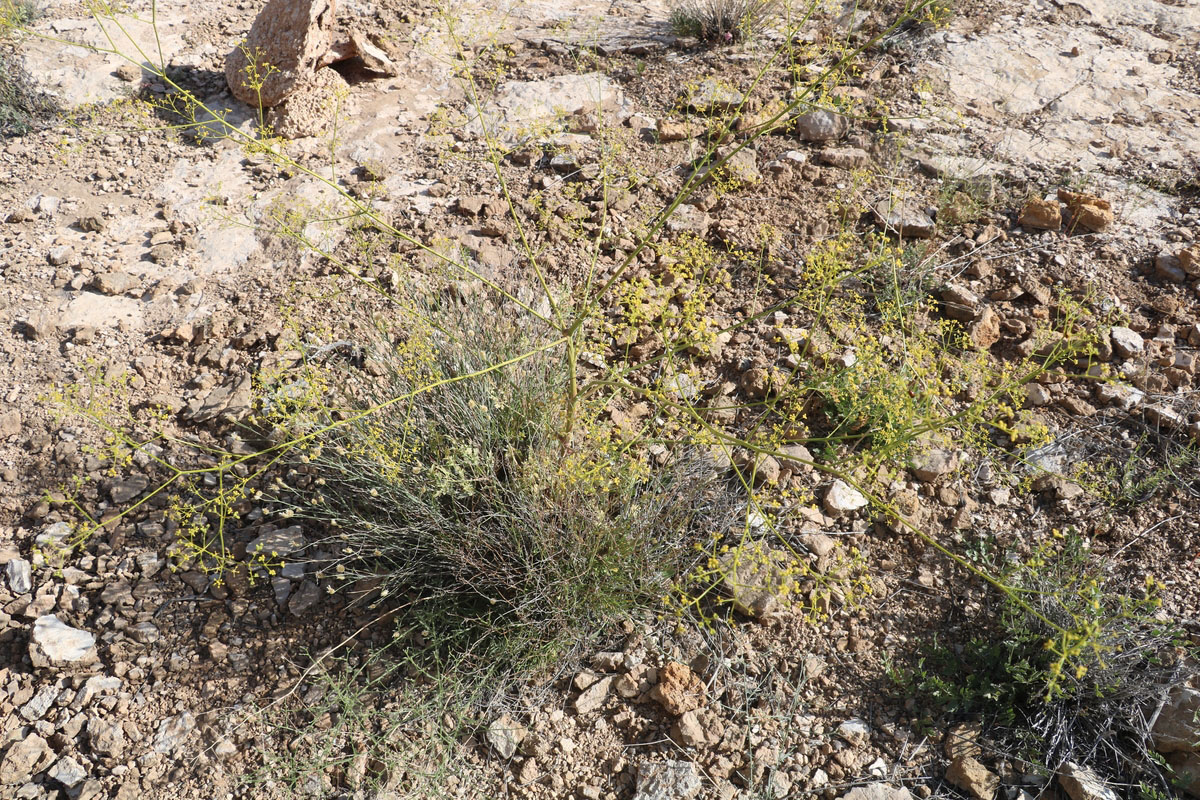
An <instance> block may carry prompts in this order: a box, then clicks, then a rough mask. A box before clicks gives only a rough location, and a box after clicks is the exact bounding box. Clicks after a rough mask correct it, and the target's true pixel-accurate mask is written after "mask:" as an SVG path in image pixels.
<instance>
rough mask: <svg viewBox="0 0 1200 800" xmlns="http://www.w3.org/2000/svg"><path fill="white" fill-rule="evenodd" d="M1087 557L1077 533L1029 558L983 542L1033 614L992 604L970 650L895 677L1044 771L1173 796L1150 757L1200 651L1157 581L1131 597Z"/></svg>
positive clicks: (1034, 550)
mask: <svg viewBox="0 0 1200 800" xmlns="http://www.w3.org/2000/svg"><path fill="white" fill-rule="evenodd" d="M1089 550H1090V545H1089V542H1088V541H1087V539H1086V538H1084V537H1083V536H1081V535H1080V534H1079V533H1078V532H1077V531H1075V530H1071V529H1068V530H1059V529H1054V530H1052V531H1050V534H1049V535H1048V536H1046V537H1045V539H1043V540H1042V541H1040V542H1038V543H1037V544H1035V545H1034V546H1032V547H1031V548H1030V549H1029V551H1028V552H1027V553H1026V555H1024V556H1016V555H1015V554H1013V553H1011V552H1009V553H1005V552H1003V551H1002V549H1001V548H1000V547H999V546H997V544H996V543H995V542H994V540H988V541H985V546H984V547H982V548H981V549H980V550H979V551H978V552H977V553H976V554H975V556H974V557H975V558H976V559H978V560H979V562H980V563H981V564H983V565H984V566H986V567H987V568H988V569H989V570H991V571H994V573H995V574H996V575H997V576H998V577H999V578H1000V579H1001V580H1002V581H1003V582H1004V584H1005V585H1006V586H1008V587H1010V588H1011V589H1012V591H1013V592H1015V594H1016V596H1019V597H1020V598H1022V599H1023V600H1024V601H1025V603H1026V604H1027V606H1028V607H1026V605H1022V604H1018V603H1016V602H1014V601H1013V595H1007V594H1004V593H1001V592H997V591H991V592H989V593H988V596H987V597H986V600H985V601H984V602H983V603H982V605H981V607H980V610H979V611H978V612H977V613H975V614H973V615H970V616H969V617H968V618H967V619H966V620H964V623H965V625H967V626H969V627H970V629H971V634H970V635H969V637H967V641H965V642H963V643H961V644H960V645H959V646H957V647H955V648H953V649H951V648H949V647H947V646H945V645H941V644H939V643H937V642H934V643H933V644H932V645H930V646H928V647H926V648H924V650H923V654H922V656H921V658H920V660H919V661H918V663H917V664H916V666H915V667H913V668H911V669H908V670H902V671H899V672H897V674H896V675H895V677H896V678H897V679H898V680H899V682H900V686H902V687H903V689H904V691H905V692H906V693H911V695H912V696H916V697H917V698H919V702H922V703H927V704H929V705H931V706H932V707H935V708H942V709H944V710H946V711H948V712H950V713H955V714H971V715H976V716H980V717H982V718H983V719H984V720H986V722H987V725H988V728H989V731H990V735H991V737H992V738H993V739H995V740H997V741H998V743H999V744H1000V745H1001V746H1003V747H1008V748H1013V749H1014V751H1015V754H1016V755H1018V756H1020V757H1023V758H1026V759H1028V760H1030V761H1031V762H1032V763H1034V764H1037V765H1041V766H1042V767H1043V768H1046V769H1049V770H1053V769H1054V768H1055V767H1056V766H1057V765H1058V764H1061V763H1062V762H1064V761H1068V760H1070V761H1075V762H1078V763H1082V764H1087V765H1089V766H1092V767H1093V768H1096V769H1098V770H1100V771H1101V772H1102V773H1103V774H1106V775H1110V776H1113V777H1114V778H1118V779H1120V780H1122V781H1124V782H1131V783H1136V782H1141V781H1145V782H1148V783H1150V784H1153V785H1157V786H1160V787H1161V788H1163V789H1166V788H1168V787H1169V783H1168V782H1166V781H1165V780H1164V776H1163V774H1162V773H1161V772H1160V770H1159V769H1158V766H1157V765H1156V761H1155V760H1154V758H1153V757H1152V756H1151V755H1150V754H1151V753H1152V752H1153V749H1154V748H1153V746H1152V744H1151V737H1150V730H1151V727H1152V721H1153V715H1154V713H1155V710H1156V709H1157V708H1158V703H1159V702H1160V701H1161V699H1162V698H1163V697H1165V696H1166V694H1167V692H1168V690H1169V688H1170V687H1171V686H1174V685H1178V684H1179V682H1180V681H1181V680H1184V679H1186V678H1187V677H1188V675H1189V673H1194V671H1195V662H1194V660H1193V661H1192V662H1191V663H1189V658H1190V659H1195V657H1196V655H1197V653H1196V647H1195V645H1194V644H1190V643H1189V642H1188V638H1187V636H1186V634H1185V633H1184V632H1183V631H1182V629H1181V628H1180V627H1179V626H1178V625H1176V624H1174V623H1173V622H1172V621H1171V620H1170V618H1169V617H1167V616H1165V615H1164V614H1163V608H1162V598H1161V590H1162V588H1163V587H1162V585H1161V583H1160V582H1159V581H1158V580H1156V579H1155V578H1154V577H1153V576H1152V575H1146V576H1145V578H1144V580H1143V581H1141V583H1140V585H1129V584H1127V583H1126V582H1125V581H1124V580H1123V579H1121V578H1118V577H1117V576H1114V575H1112V574H1111V573H1109V572H1107V571H1106V570H1105V569H1104V568H1103V567H1102V566H1101V565H1100V564H1098V563H1097V561H1096V559H1095V558H1093V557H1092V555H1091V553H1090V552H1089ZM1051 623H1053V624H1051ZM1063 631H1067V632H1068V633H1064V632H1063Z"/></svg>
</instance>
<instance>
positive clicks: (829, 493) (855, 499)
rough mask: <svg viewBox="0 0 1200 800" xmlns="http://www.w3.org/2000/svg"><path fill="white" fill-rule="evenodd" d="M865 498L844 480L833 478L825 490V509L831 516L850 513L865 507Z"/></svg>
mask: <svg viewBox="0 0 1200 800" xmlns="http://www.w3.org/2000/svg"><path fill="white" fill-rule="evenodd" d="M867 502H868V501H867V498H866V497H865V496H864V495H863V494H862V492H860V491H858V490H857V489H854V488H853V487H851V486H850V485H849V484H847V483H846V482H845V481H843V480H841V479H840V478H839V479H838V480H835V481H834V482H833V484H832V485H831V486H830V487H829V489H828V490H826V492H825V510H826V511H827V512H829V513H830V514H831V515H832V516H835V517H840V516H842V515H843V514H852V513H854V512H855V511H858V510H859V509H862V508H866V507H867Z"/></svg>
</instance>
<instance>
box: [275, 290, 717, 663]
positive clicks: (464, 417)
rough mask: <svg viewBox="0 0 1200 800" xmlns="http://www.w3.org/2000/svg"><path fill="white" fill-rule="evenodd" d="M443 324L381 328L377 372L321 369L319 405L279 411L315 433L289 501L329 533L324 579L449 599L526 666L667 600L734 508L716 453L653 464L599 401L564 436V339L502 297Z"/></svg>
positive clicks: (580, 411)
mask: <svg viewBox="0 0 1200 800" xmlns="http://www.w3.org/2000/svg"><path fill="white" fill-rule="evenodd" d="M436 320H437V322H436V327H432V326H428V325H426V324H425V323H423V322H421V321H420V320H419V319H417V318H415V317H414V318H413V319H410V320H408V321H407V322H406V323H405V325H403V326H402V328H403V330H402V332H397V331H395V330H392V331H383V332H381V339H380V341H379V342H378V344H377V346H376V347H374V348H373V349H372V350H370V351H368V352H367V353H365V355H366V356H367V359H368V360H367V363H368V364H369V365H370V366H371V369H370V371H371V372H374V373H377V374H376V375H375V376H374V377H372V376H371V375H369V374H367V373H365V372H354V375H355V376H357V377H352V376H351V375H350V374H349V372H347V374H345V375H343V374H339V373H337V372H336V371H335V372H334V373H332V374H331V373H329V372H327V371H326V372H323V373H322V372H318V371H314V372H312V373H310V374H309V375H307V376H306V377H305V378H304V381H305V382H306V383H307V384H308V385H309V386H310V387H324V391H321V392H313V393H311V394H310V396H311V397H314V398H317V397H319V400H318V401H316V402H314V403H310V404H300V405H289V406H288V407H286V408H281V409H278V410H277V411H276V415H277V417H278V418H277V420H276V422H277V424H279V425H282V426H284V427H285V428H287V429H289V430H292V431H308V430H314V431H317V434H316V435H315V436H314V437H313V438H312V439H311V440H310V441H309V443H308V444H307V445H306V446H305V447H304V448H302V450H300V451H298V452H300V453H301V455H299V458H298V461H299V463H297V464H296V465H295V466H296V470H295V472H294V473H293V474H292V479H291V484H292V487H293V490H294V492H293V494H292V498H291V503H292V510H293V512H294V513H295V515H296V516H300V517H307V518H311V519H315V520H318V521H320V522H322V523H324V525H325V526H326V528H327V530H329V531H330V535H329V538H328V540H327V541H326V542H325V549H326V550H328V551H330V552H333V553H335V554H336V556H335V558H334V561H333V563H326V564H324V565H323V566H322V569H323V571H324V574H325V575H327V576H329V577H330V578H331V579H332V580H333V581H335V583H336V582H337V581H339V580H343V581H345V584H346V585H347V586H349V585H350V583H351V581H352V579H370V580H373V581H376V582H377V583H376V584H373V585H375V586H376V587H377V589H378V591H379V593H380V594H381V595H382V596H390V597H392V598H396V597H401V596H403V597H407V598H410V599H412V600H413V601H415V602H416V603H418V604H421V605H425V606H427V607H433V608H436V609H438V611H439V615H438V616H439V617H440V619H441V620H442V622H443V623H444V624H445V625H446V626H447V629H448V630H449V631H453V632H457V633H456V634H455V635H457V634H461V635H462V637H463V639H462V644H463V646H464V647H467V648H469V647H471V646H473V645H472V639H473V636H474V635H476V634H486V635H487V636H488V638H489V640H490V641H491V642H492V643H493V644H495V645H497V646H499V647H502V648H505V649H507V650H508V651H509V652H508V653H500V654H496V653H493V656H492V657H500V658H503V657H505V656H512V657H513V658H514V659H515V660H516V661H519V662H524V661H525V660H526V657H527V656H532V657H535V658H536V656H537V655H538V653H539V652H545V648H550V649H551V650H553V648H554V646H555V644H556V643H557V642H560V641H562V640H563V637H567V638H571V637H579V636H585V635H586V633H587V631H589V630H596V629H598V627H597V626H599V625H602V624H603V623H604V622H605V621H606V620H609V619H611V618H613V617H614V616H615V615H618V614H621V613H627V612H628V611H629V610H631V609H632V608H634V607H636V606H638V605H639V604H642V603H646V604H652V603H653V602H655V601H656V600H657V599H658V598H659V597H660V596H661V595H662V594H663V593H664V592H666V591H667V590H668V588H669V587H670V585H671V582H672V581H673V580H674V579H675V577H676V576H677V575H680V574H682V573H683V572H686V570H687V569H688V568H689V567H690V565H691V562H692V561H693V560H694V559H695V558H696V557H697V555H696V554H695V551H694V549H693V548H692V547H691V545H692V543H693V542H694V541H695V540H696V537H697V535H698V534H701V533H709V532H710V528H711V526H713V525H719V524H727V520H726V522H721V519H722V517H723V514H724V512H725V511H732V510H734V508H735V505H736V504H735V503H734V502H733V500H732V498H733V495H732V493H731V492H729V491H728V490H727V489H725V487H724V485H723V484H722V483H720V482H719V479H718V476H717V471H716V470H715V468H714V467H713V465H712V462H711V461H710V460H706V459H702V458H700V457H698V456H690V455H688V454H687V453H686V452H684V451H679V452H676V453H674V454H672V455H671V457H670V458H669V460H668V461H667V463H666V464H665V466H660V465H655V466H654V468H653V469H651V465H650V464H649V463H648V462H647V458H646V455H645V452H644V451H645V448H634V447H631V446H629V445H628V444H627V443H626V442H624V441H623V440H622V439H621V437H620V436H619V435H617V434H616V433H615V432H614V431H613V430H612V429H611V428H610V427H609V426H606V425H604V424H601V423H600V422H599V421H598V418H597V417H596V416H595V415H594V414H593V413H592V412H593V411H594V410H593V409H590V408H588V407H587V406H586V405H581V406H580V407H578V408H577V409H576V419H575V424H574V425H573V426H572V427H571V430H570V432H569V433H568V432H567V430H568V426H567V424H566V419H565V416H564V415H565V407H564V404H563V398H564V397H566V396H567V394H568V392H567V388H566V386H565V382H566V381H567V380H569V377H568V376H569V374H570V373H569V371H568V370H567V369H566V368H565V366H564V364H563V349H564V348H561V347H557V346H548V345H546V344H545V343H542V342H539V341H537V339H536V336H535V335H534V334H532V333H531V332H530V326H528V325H527V324H522V323H521V322H519V320H518V319H516V318H513V317H512V316H510V315H508V314H506V313H505V312H504V310H503V309H502V308H497V307H494V306H492V305H491V304H490V303H483V304H479V303H476V302H475V301H472V303H471V304H470V305H468V306H456V305H450V306H448V307H443V308H441V309H438V310H437V311H436ZM530 354H532V355H530ZM341 369H342V370H345V369H346V368H345V366H344V365H343V367H341ZM364 412H366V413H364ZM489 646H490V645H489Z"/></svg>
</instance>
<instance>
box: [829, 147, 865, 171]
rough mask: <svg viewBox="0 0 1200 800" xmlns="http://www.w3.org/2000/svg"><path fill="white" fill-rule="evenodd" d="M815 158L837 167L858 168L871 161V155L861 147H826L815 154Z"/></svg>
mask: <svg viewBox="0 0 1200 800" xmlns="http://www.w3.org/2000/svg"><path fill="white" fill-rule="evenodd" d="M817 160H819V161H820V162H821V163H822V164H828V165H829V166H831V167H837V168H838V169H859V168H861V167H865V166H866V165H867V164H870V163H871V155H870V154H869V153H868V152H867V151H866V150H863V149H862V148H861V147H828V148H826V149H824V150H822V151H821V152H820V153H819V154H817Z"/></svg>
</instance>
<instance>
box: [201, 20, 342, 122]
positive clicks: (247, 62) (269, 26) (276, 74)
mask: <svg viewBox="0 0 1200 800" xmlns="http://www.w3.org/2000/svg"><path fill="white" fill-rule="evenodd" d="M336 14H337V6H336V2H335V0H269V2H268V3H267V5H266V6H265V7H264V8H263V10H262V11H261V12H259V15H258V17H257V18H255V20H254V24H253V25H252V26H251V27H250V33H249V34H248V35H247V36H246V41H245V43H244V44H243V45H242V46H241V47H237V48H234V50H233V51H232V52H230V53H229V55H228V56H227V57H226V59H225V80H226V81H227V82H228V83H229V88H230V90H231V91H232V92H233V96H234V97H236V98H237V99H238V100H241V101H242V102H243V103H246V104H248V105H251V106H254V107H260V106H261V107H264V108H268V107H271V106H274V105H277V104H278V103H280V102H282V101H283V100H284V98H286V97H287V96H288V95H290V94H292V93H293V92H295V91H296V90H297V89H298V88H299V87H300V86H301V85H302V84H303V83H304V82H305V81H307V80H308V79H310V78H311V77H312V76H313V75H314V74H315V73H316V71H317V69H318V68H319V67H320V66H322V63H321V62H322V59H324V58H325V57H326V56H327V54H328V53H329V51H330V49H331V48H332V46H333V25H334V21H335V17H336ZM247 56H249V58H248V57H247ZM252 65H253V66H252ZM255 72H256V73H257V76H258V80H255V79H254V73H255ZM255 83H258V84H259V85H258V86H255V85H254V84H255Z"/></svg>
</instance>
